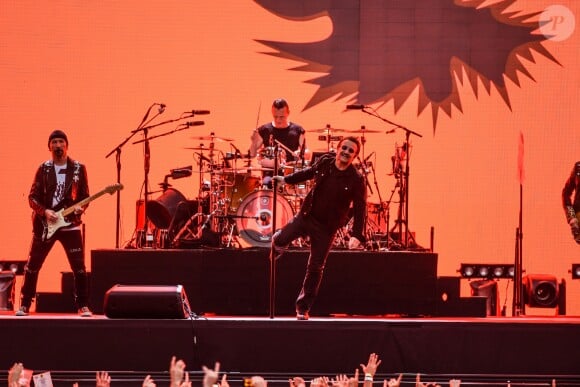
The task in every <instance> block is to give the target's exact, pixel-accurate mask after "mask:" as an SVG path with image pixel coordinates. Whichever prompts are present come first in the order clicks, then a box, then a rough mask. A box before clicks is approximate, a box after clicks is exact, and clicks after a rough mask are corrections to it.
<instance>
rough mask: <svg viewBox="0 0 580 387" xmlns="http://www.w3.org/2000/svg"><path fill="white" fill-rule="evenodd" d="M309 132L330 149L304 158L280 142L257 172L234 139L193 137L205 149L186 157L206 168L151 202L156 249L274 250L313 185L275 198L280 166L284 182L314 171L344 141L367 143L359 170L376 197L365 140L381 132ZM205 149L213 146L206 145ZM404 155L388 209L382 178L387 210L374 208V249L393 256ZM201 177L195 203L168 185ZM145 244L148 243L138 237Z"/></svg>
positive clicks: (370, 233) (267, 150) (370, 229)
mask: <svg viewBox="0 0 580 387" xmlns="http://www.w3.org/2000/svg"><path fill="white" fill-rule="evenodd" d="M309 132H313V133H317V134H318V140H319V141H323V142H325V143H326V149H321V150H320V151H315V152H312V153H311V152H310V151H309V150H305V151H304V150H303V151H302V152H301V153H302V154H300V152H293V151H292V150H290V149H287V148H286V147H285V146H284V145H283V144H281V143H279V142H277V145H279V146H276V147H263V148H262V149H261V150H260V151H259V152H258V155H257V162H258V166H257V167H256V166H253V165H252V163H253V159H252V158H251V157H250V155H249V154H243V153H242V152H241V151H240V150H239V149H238V148H237V147H236V146H235V145H234V143H233V139H231V138H226V137H219V136H216V135H215V133H211V134H210V135H209V136H198V137H192V139H193V140H196V141H200V142H201V143H199V145H197V146H194V147H184V149H187V150H189V151H193V155H194V159H196V161H197V166H198V167H199V168H198V169H197V170H195V171H194V168H193V166H188V167H185V168H175V169H172V170H170V173H169V174H167V175H166V176H165V179H164V181H163V183H161V184H160V186H161V187H162V193H161V195H160V196H158V197H157V198H155V199H153V200H148V201H146V214H147V219H148V220H149V222H150V228H151V229H152V234H153V235H154V237H153V239H154V246H153V247H157V248H191V247H202V246H208V247H235V248H240V247H270V244H271V236H272V233H273V231H274V230H275V229H278V228H280V227H282V226H284V225H285V224H286V223H288V222H289V221H290V220H291V219H292V218H293V217H294V215H295V214H296V213H297V212H298V211H299V209H300V206H301V205H302V203H303V201H304V198H305V197H306V195H307V194H308V192H309V191H310V188H311V182H310V181H306V182H303V183H301V184H296V185H290V184H284V185H281V186H278V187H277V191H276V194H274V192H273V189H272V187H271V185H270V183H271V176H272V175H273V174H274V167H275V165H276V164H277V165H278V167H279V170H278V174H284V175H288V174H291V173H294V172H296V171H299V170H301V169H303V168H307V167H309V166H310V165H311V163H314V162H315V161H316V160H317V158H318V157H320V156H321V155H323V154H325V153H327V152H333V151H335V144H336V143H337V142H340V141H341V140H342V139H343V135H342V134H346V135H357V136H359V138H360V140H361V155H362V159H360V158H359V163H358V164H356V165H355V167H357V169H358V170H359V172H361V174H362V175H363V176H364V178H365V181H366V185H367V188H368V190H369V191H371V194H372V193H373V192H372V188H371V184H370V183H369V178H368V175H369V174H371V173H372V175H373V176H376V173H375V171H374V165H373V163H372V162H369V159H370V157H371V156H372V154H371V155H370V156H367V157H365V154H364V146H365V142H366V139H365V134H366V133H377V132H379V131H376V130H369V129H366V128H365V127H364V126H363V127H361V129H360V130H346V129H336V128H332V127H331V126H330V125H327V126H326V127H325V128H321V129H313V130H310V131H309ZM339 133H340V134H339ZM202 141H203V142H202ZM205 143H207V144H208V145H207V146H206V145H204V144H205ZM221 145H227V147H228V150H229V151H227V152H224V151H222V150H220V149H218V148H219V147H220V146H221ZM286 150H287V151H289V152H290V153H293V154H295V155H296V156H295V160H292V161H287V160H286ZM373 153H374V152H373ZM399 153H400V149H399V148H396V156H397V157H396V161H397V163H396V165H395V163H394V164H393V174H392V175H394V176H395V177H396V179H397V181H396V185H395V188H393V190H392V192H391V196H390V198H389V199H388V200H387V202H383V201H382V198H381V197H380V192H379V187H378V184H377V181H376V177H375V179H374V186H375V188H376V190H377V193H378V195H379V200H380V204H376V203H368V204H367V219H366V227H365V232H366V233H367V240H368V241H369V243H370V247H371V249H381V248H387V249H388V247H389V246H390V245H396V241H393V240H392V239H391V238H390V236H389V231H390V230H389V205H390V203H391V201H392V198H393V194H394V192H395V190H396V189H397V187H399V191H401V189H402V188H404V187H405V182H404V181H401V179H402V178H403V177H404V174H403V173H401V169H400V168H401V165H400V163H401V162H402V161H404V160H403V159H402V158H401V157H399ZM300 156H302V158H300ZM194 173H195V174H197V175H198V177H199V192H198V195H197V197H195V198H194V199H193V200H189V199H188V198H187V197H186V196H185V195H183V194H182V193H181V192H179V191H178V190H177V189H175V188H172V187H171V185H170V184H169V183H168V179H169V178H172V179H179V178H182V177H189V176H191V175H192V174H194ZM401 201H402V196H401ZM274 206H275V212H276V225H275V227H274V224H273V220H274V219H273V213H274ZM401 216H402V213H401V209H400V210H399V216H398V218H399V219H398V220H397V221H396V223H395V227H397V226H399V227H400V225H401V222H402V221H404V219H403V220H401ZM395 227H393V230H395ZM138 228H139V226H138ZM350 230H352V219H351V220H350V221H349V223H348V224H347V225H345V226H344V227H343V228H342V229H340V230H338V233H337V238H336V241H335V244H334V246H335V247H337V248H342V247H347V246H348V238H349V236H350ZM399 231H401V230H400V228H399ZM399 235H401V234H400V233H399ZM137 240H138V241H139V240H141V238H140V237H139V236H138V237H137ZM295 244H296V245H295V246H298V247H303V246H305V245H308V241H307V240H298V241H296V242H295ZM137 247H144V246H139V242H138V243H137Z"/></svg>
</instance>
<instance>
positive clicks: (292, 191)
mask: <svg viewBox="0 0 580 387" xmlns="http://www.w3.org/2000/svg"><path fill="white" fill-rule="evenodd" d="M309 166H310V162H308V161H305V162H302V161H293V162H290V163H288V164H286V165H285V166H284V176H288V175H291V174H293V173H294V172H298V171H301V170H303V169H304V168H307V167H309ZM310 185H311V181H310V180H306V181H303V182H300V183H298V184H288V183H286V184H285V185H284V194H285V195H292V196H298V197H306V195H307V194H308V191H309V190H310Z"/></svg>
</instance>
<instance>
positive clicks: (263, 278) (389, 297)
mask: <svg viewBox="0 0 580 387" xmlns="http://www.w3.org/2000/svg"><path fill="white" fill-rule="evenodd" d="M91 254H92V255H91V305H92V307H93V309H94V311H95V312H97V313H102V311H103V300H104V295H105V293H106V291H107V290H109V289H110V288H111V287H112V286H114V285H116V284H122V285H183V286H184V288H185V291H186V294H187V296H188V298H189V302H190V304H191V308H192V310H193V311H194V312H196V313H206V314H217V315H225V316H268V315H269V294H270V288H269V286H270V285H269V283H270V281H269V279H270V277H269V274H270V260H269V250H268V249H258V248H256V249H245V250H224V249H220V250H201V249H200V250H197V249H196V250H145V249H143V250H94V251H92V252H91ZM307 260H308V251H303V250H297V251H289V252H286V253H285V254H284V256H283V257H282V258H281V259H279V260H278V261H277V263H276V265H277V272H276V273H277V274H276V304H275V305H276V308H275V313H276V314H279V315H293V314H294V313H295V311H294V309H295V306H294V302H295V299H296V296H297V295H298V292H299V291H300V288H301V285H302V280H303V278H304V272H305V269H306V263H307ZM436 293H437V254H432V253H414V252H352V251H332V252H331V253H330V255H329V258H328V263H327V266H326V269H325V274H324V278H323V282H322V285H321V288H320V293H319V297H318V298H317V300H316V304H315V306H314V307H313V309H312V314H313V315H318V316H327V315H332V314H348V315H385V314H403V315H432V314H434V311H435V299H436Z"/></svg>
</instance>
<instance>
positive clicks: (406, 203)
mask: <svg viewBox="0 0 580 387" xmlns="http://www.w3.org/2000/svg"><path fill="white" fill-rule="evenodd" d="M367 108H368V107H367V106H364V107H363V108H362V109H361V111H362V112H364V113H366V114H369V115H371V116H373V117H377V118H378V119H380V120H382V121H384V122H386V123H388V124H390V125H393V126H394V129H392V130H389V131H387V133H392V131H394V130H396V129H403V130H404V131H405V143H406V144H407V161H406V164H405V172H404V174H403V178H404V181H403V184H404V185H403V187H399V189H402V188H404V192H403V195H402V197H401V199H402V200H404V203H401V204H399V206H403V207H402V210H403V211H399V213H400V214H401V215H400V216H399V217H400V218H401V217H402V213H403V212H404V219H399V221H400V225H402V224H403V223H404V224H405V243H404V247H405V248H408V247H409V161H410V158H411V157H410V154H411V152H410V151H409V138H410V137H411V134H413V135H415V136H417V137H423V136H422V135H421V134H419V133H417V132H415V131H413V130H411V129H409V128H406V127H404V126H402V125H399V124H396V123H394V122H392V121H389V120H388V119H386V118H383V117H381V116H379V115H378V114H377V113H376V111H374V109H373V111H369V110H367ZM399 237H400V238H401V234H399Z"/></svg>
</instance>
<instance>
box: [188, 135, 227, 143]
mask: <svg viewBox="0 0 580 387" xmlns="http://www.w3.org/2000/svg"><path fill="white" fill-rule="evenodd" d="M190 138H192V139H194V140H201V141H208V140H209V141H218V142H230V141H234V139H233V138H226V137H218V136H197V137H190Z"/></svg>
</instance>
